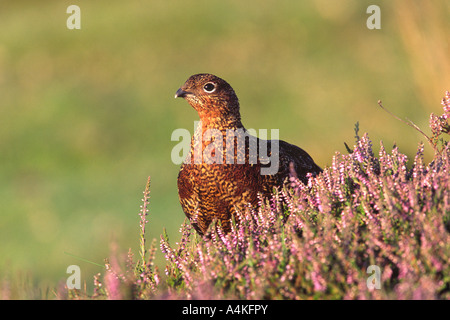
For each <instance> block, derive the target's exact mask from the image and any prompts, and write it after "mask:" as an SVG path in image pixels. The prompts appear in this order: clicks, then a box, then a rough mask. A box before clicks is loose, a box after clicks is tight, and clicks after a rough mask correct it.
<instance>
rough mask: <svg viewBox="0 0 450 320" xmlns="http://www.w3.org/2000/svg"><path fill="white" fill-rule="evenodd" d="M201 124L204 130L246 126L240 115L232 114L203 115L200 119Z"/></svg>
mask: <svg viewBox="0 0 450 320" xmlns="http://www.w3.org/2000/svg"><path fill="white" fill-rule="evenodd" d="M200 124H201V126H202V131H203V132H205V130H208V129H219V130H221V131H223V130H227V129H240V128H244V126H243V125H242V122H241V117H240V115H236V116H235V115H230V116H227V117H224V116H220V117H202V118H201V119H200Z"/></svg>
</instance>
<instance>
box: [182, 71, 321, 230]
mask: <svg viewBox="0 0 450 320" xmlns="http://www.w3.org/2000/svg"><path fill="white" fill-rule="evenodd" d="M178 97H181V98H184V99H185V100H187V102H188V103H189V104H190V105H191V106H192V107H193V108H194V109H195V110H197V112H198V114H199V116H200V122H199V123H198V125H197V129H196V131H195V134H194V136H193V137H192V139H191V148H190V154H189V155H188V156H187V158H186V159H185V161H184V163H183V164H182V166H181V169H180V173H179V174H178V195H179V198H180V203H181V206H182V208H183V211H184V213H185V214H186V216H187V217H188V218H189V220H190V221H191V223H192V225H193V226H194V228H195V229H196V230H197V232H198V233H199V234H201V235H204V234H205V233H206V231H207V229H208V226H209V225H210V224H211V222H212V221H213V220H215V219H218V220H220V222H221V226H222V228H223V231H225V232H228V231H230V228H231V227H230V223H231V217H232V216H233V215H234V214H235V213H236V211H240V212H245V208H246V207H247V206H248V204H251V205H252V206H256V205H257V204H258V193H261V194H262V195H263V196H264V197H270V196H271V195H272V194H273V192H274V189H275V188H280V187H282V186H283V185H284V184H285V183H287V181H288V179H287V178H289V172H290V166H292V165H293V168H294V170H295V172H296V174H297V177H298V178H299V179H300V180H302V181H304V182H306V181H307V177H306V175H307V173H312V174H313V175H316V174H318V173H320V172H322V169H321V168H320V167H319V166H317V165H316V164H315V163H314V160H313V159H312V158H311V157H310V156H309V155H308V153H306V152H305V151H304V150H302V149H300V148H299V147H297V146H295V145H292V144H289V143H287V142H284V141H281V140H263V139H260V138H257V137H255V136H254V135H251V134H250V133H249V131H247V130H246V129H245V128H244V126H243V125H242V122H241V115H240V113H239V101H238V98H237V96H236V93H235V92H234V90H233V88H232V87H231V86H230V85H229V84H228V83H227V82H226V81H225V80H223V79H221V78H219V77H216V76H214V75H212V74H196V75H193V76H191V77H190V78H189V79H188V80H187V81H186V82H185V84H184V85H183V86H182V87H181V88H179V89H178V91H177V92H176V94H175V98H178Z"/></svg>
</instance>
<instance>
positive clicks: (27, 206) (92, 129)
mask: <svg viewBox="0 0 450 320" xmlns="http://www.w3.org/2000/svg"><path fill="white" fill-rule="evenodd" d="M71 4H76V5H78V6H80V8H81V30H69V29H67V27H66V20H67V18H68V17H69V14H67V13H66V9H67V7H68V6H69V5H71ZM371 4H378V5H379V6H380V8H381V27H382V28H381V30H369V29H368V28H367V27H366V20H367V19H368V17H369V14H367V13H366V9H367V7H368V6H369V5H371ZM449 13H450V2H449V1H448V0H435V1H406V0H402V1H400V0H397V1H361V0H341V1H328V0H314V1H313V0H311V1H281V0H276V1H261V0H259V1H256V0H251V1H249V0H247V1H241V0H233V1H215V0H210V1H195V0H193V1H179V0H172V1H156V0H147V1H144V0H129V1H116V0H109V1H100V0H97V1H87V0H81V1H75V0H74V1H65V0H64V1H61V0H59V1H44V0H40V1H31V0H30V1H24V0H22V1H12V0H0V119H1V123H0V152H1V155H0V282H1V281H7V280H9V281H11V279H17V278H20V277H21V275H23V274H30V275H31V276H30V277H31V278H32V281H33V283H34V284H35V285H36V286H37V287H45V286H50V287H52V286H53V287H54V286H56V285H57V284H58V282H61V281H65V278H66V277H67V274H66V268H67V266H68V265H71V264H77V265H79V266H80V267H81V270H82V281H83V282H86V283H87V285H88V286H89V285H90V284H91V283H92V276H93V275H94V274H96V273H97V272H102V268H100V267H98V266H95V265H92V264H89V263H86V262H83V261H81V260H78V259H76V258H74V257H72V256H70V255H67V254H65V252H68V253H70V254H74V255H77V256H80V257H82V258H84V259H87V260H91V261H94V262H96V263H100V264H101V263H103V259H104V258H106V257H108V256H109V255H110V250H111V243H116V244H117V246H118V247H119V249H118V250H120V252H122V251H123V252H126V251H127V250H128V248H131V249H132V250H133V251H134V252H135V253H136V255H135V257H136V258H137V252H138V250H137V248H138V236H139V216H138V212H139V206H140V205H141V198H142V191H143V189H144V187H145V183H146V179H147V177H148V176H151V177H152V185H151V196H152V197H151V205H150V215H149V224H148V225H147V226H148V227H147V230H148V232H147V238H148V239H149V241H150V240H151V239H152V238H156V239H158V241H159V236H160V234H161V233H162V229H163V228H167V230H168V233H169V235H170V237H171V239H172V241H173V242H175V241H177V240H178V239H179V235H178V228H179V226H180V225H181V223H182V222H183V221H184V214H183V212H182V210H181V208H180V205H179V203H178V195H177V188H176V178H177V174H178V170H179V166H178V165H174V164H173V163H172V162H171V157H170V153H171V149H172V148H173V146H174V145H175V144H176V142H172V141H171V139H170V137H171V133H172V131H173V130H175V129H176V128H187V129H188V130H189V131H191V132H192V131H193V121H194V120H197V114H196V113H195V111H194V110H193V109H192V108H191V107H190V106H189V105H188V104H187V103H186V102H185V101H182V100H175V99H174V98H173V96H174V93H175V91H176V90H177V89H178V87H179V86H181V85H182V84H183V83H184V81H185V80H186V79H187V78H188V77H189V76H190V75H191V74H194V73H200V72H208V73H214V74H216V75H218V76H220V77H223V78H224V79H226V80H227V81H228V82H230V83H231V85H232V86H233V87H234V88H235V90H236V92H237V94H238V96H239V98H240V101H241V113H242V118H243V123H244V125H245V126H246V127H247V128H255V129H258V128H264V129H271V128H278V129H280V138H281V139H283V140H286V141H289V142H291V143H294V144H297V145H299V146H301V147H302V148H304V149H305V150H307V151H308V152H309V153H310V154H311V155H312V156H313V158H314V159H315V160H316V162H317V163H318V164H319V165H320V166H322V167H323V166H327V165H329V164H330V163H331V159H332V156H333V155H334V153H335V152H336V151H340V152H345V147H344V144H343V142H344V141H345V142H347V143H349V144H350V145H351V144H352V143H353V142H354V137H353V136H354V131H353V128H354V124H355V122H357V121H359V124H360V130H361V131H360V133H361V134H362V133H363V132H368V133H369V135H370V137H371V138H372V140H373V141H374V147H375V150H378V149H379V141H380V140H383V142H384V144H385V146H386V147H388V148H390V147H391V146H392V145H393V144H394V142H397V144H398V145H399V147H400V150H401V151H402V152H404V153H406V154H407V155H409V156H413V155H414V154H415V152H416V148H417V144H418V143H419V141H421V140H423V137H421V136H420V135H419V134H418V133H417V132H416V131H414V130H413V129H412V128H410V127H408V126H406V125H404V124H402V123H400V122H399V121H397V120H395V119H393V118H392V117H390V116H389V115H388V114H387V113H385V112H383V111H382V110H381V109H380V108H378V107H377V100H378V99H381V100H382V101H383V104H384V106H385V107H387V108H388V109H390V110H391V111H392V112H394V113H396V114H397V115H399V116H401V117H407V118H409V119H411V120H412V121H414V122H415V123H416V124H417V125H418V126H420V127H421V128H422V129H423V130H424V131H426V132H429V131H428V117H429V114H430V113H431V112H435V113H437V114H440V113H441V106H440V100H441V98H442V97H443V95H444V92H445V90H450V76H449V75H450V65H449V63H450V54H449V36H448V35H449V31H450V25H449V21H450V19H449ZM426 157H427V160H428V161H429V160H430V159H431V157H432V152H431V150H430V148H428V147H427V146H426ZM158 261H159V262H160V263H161V266H160V267H161V268H163V267H162V266H163V264H162V258H161V254H158ZM161 271H163V270H161Z"/></svg>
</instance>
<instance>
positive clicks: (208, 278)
mask: <svg viewBox="0 0 450 320" xmlns="http://www.w3.org/2000/svg"><path fill="white" fill-rule="evenodd" d="M442 105H443V110H444V113H443V114H442V115H441V116H434V115H432V116H431V117H430V128H431V131H432V133H431V136H430V137H429V140H428V142H430V143H432V147H433V149H434V150H435V151H436V152H435V156H434V159H433V160H432V161H431V162H430V163H429V164H426V163H424V158H423V153H424V145H423V143H420V144H419V146H418V149H417V153H416V154H415V156H414V157H413V158H412V159H408V157H407V156H406V155H405V154H402V153H401V152H400V150H399V148H398V147H397V146H394V147H393V148H392V150H391V151H390V152H388V151H387V150H386V148H385V146H384V145H383V143H380V148H379V152H378V153H376V152H374V150H373V146H372V141H371V140H370V138H369V136H368V134H367V133H366V134H363V135H362V136H361V137H360V136H359V132H358V127H356V130H355V133H356V135H355V138H356V142H355V144H354V146H353V148H351V149H350V148H348V149H349V153H348V154H341V153H339V152H336V154H335V155H334V156H333V158H332V162H331V165H330V166H329V167H326V168H324V171H323V173H322V174H320V175H318V176H316V177H310V178H309V181H308V183H307V184H304V183H302V182H300V181H299V180H298V179H297V178H296V177H295V173H294V171H293V170H292V174H291V178H290V188H285V189H283V190H280V191H279V192H276V193H275V194H274V196H273V198H272V199H260V203H259V207H258V208H257V209H255V208H250V207H248V208H247V210H246V211H245V212H238V214H237V215H236V217H234V220H233V223H232V228H231V231H230V232H229V233H227V234H224V233H223V232H221V228H220V226H219V225H218V223H216V224H213V225H212V226H211V227H210V229H209V232H208V233H207V234H206V235H205V236H204V237H200V236H199V235H198V234H196V233H195V231H194V230H193V228H192V227H191V224H190V222H189V221H186V220H185V221H184V223H183V224H182V225H181V227H180V234H181V238H180V240H179V242H177V243H175V245H173V244H171V242H170V240H169V238H168V235H167V233H166V232H165V231H164V232H163V234H162V235H161V238H160V249H161V251H162V252H163V253H164V256H165V260H166V263H165V264H166V265H165V270H164V273H165V275H160V273H159V271H158V269H157V268H156V267H155V266H154V254H155V251H156V246H155V241H153V243H152V246H151V247H150V249H149V250H147V249H146V243H145V225H146V223H147V214H148V205H149V195H150V191H149V187H150V180H149V181H148V183H147V186H146V190H145V191H144V199H143V201H144V204H143V206H142V207H141V211H140V221H141V222H140V252H139V255H140V259H139V260H138V261H137V262H133V254H132V253H131V251H130V252H129V253H128V255H127V257H125V258H122V259H116V258H112V259H111V260H110V261H108V262H107V264H106V266H107V271H106V273H105V275H104V276H103V279H101V276H100V275H97V276H96V277H95V280H94V284H95V289H94V295H93V298H110V299H117V298H133V299H145V298H167V299H174V298H178V299H449V298H450V194H449V193H450V191H449V186H450V181H449V179H450V172H449V171H450V163H449V162H450V146H449V143H448V141H447V140H446V139H445V137H446V136H445V135H446V134H448V133H449V124H448V118H449V116H450V93H449V92H446V96H445V98H444V99H443V101H442ZM427 137H428V136H427ZM116 256H117V254H116ZM120 260H122V261H124V263H122V265H121V263H120ZM374 267H375V268H376V269H377V270H379V272H380V273H379V279H378V280H379V283H378V284H379V286H375V287H374V286H371V285H370V284H373V282H372V278H371V277H370V276H371V271H370V270H373V268H374Z"/></svg>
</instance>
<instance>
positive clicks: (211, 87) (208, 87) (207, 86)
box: [203, 82, 216, 93]
mask: <svg viewBox="0 0 450 320" xmlns="http://www.w3.org/2000/svg"><path fill="white" fill-rule="evenodd" d="M203 90H205V92H208V93H211V92H214V90H216V85H215V84H214V83H212V82H208V83H207V84H205V85H204V86H203Z"/></svg>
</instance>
